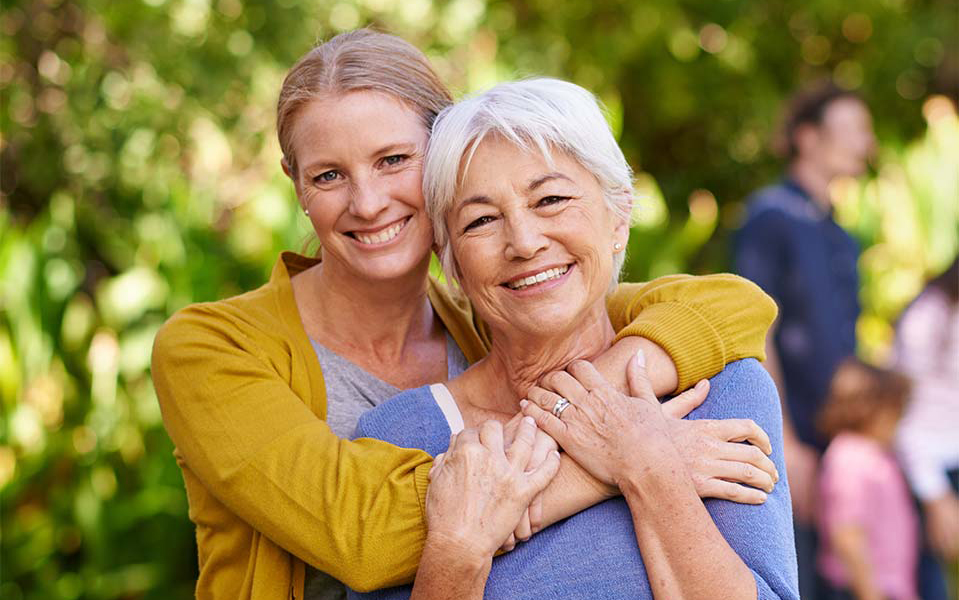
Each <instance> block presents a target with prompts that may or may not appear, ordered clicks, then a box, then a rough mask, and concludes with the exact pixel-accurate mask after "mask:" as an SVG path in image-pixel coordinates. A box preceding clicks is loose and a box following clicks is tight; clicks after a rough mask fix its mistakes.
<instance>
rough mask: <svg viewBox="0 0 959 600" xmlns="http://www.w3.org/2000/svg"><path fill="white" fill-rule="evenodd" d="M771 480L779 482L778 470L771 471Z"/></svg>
mask: <svg viewBox="0 0 959 600" xmlns="http://www.w3.org/2000/svg"><path fill="white" fill-rule="evenodd" d="M773 480H774V481H775V482H776V483H779V471H774V472H773Z"/></svg>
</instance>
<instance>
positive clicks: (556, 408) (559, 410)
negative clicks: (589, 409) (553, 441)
mask: <svg viewBox="0 0 959 600" xmlns="http://www.w3.org/2000/svg"><path fill="white" fill-rule="evenodd" d="M567 408H569V400H567V399H566V398H563V397H562V396H560V398H559V400H557V401H556V404H554V405H553V416H554V417H556V418H557V419H558V418H560V416H561V415H562V414H563V411H564V410H566V409H567Z"/></svg>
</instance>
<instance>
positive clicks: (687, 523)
mask: <svg viewBox="0 0 959 600" xmlns="http://www.w3.org/2000/svg"><path fill="white" fill-rule="evenodd" d="M424 184H425V186H424V187H425V189H426V194H427V202H428V209H429V210H430V213H431V215H432V217H433V220H434V224H435V225H434V226H435V229H436V236H437V240H438V242H439V246H440V257H441V260H442V261H443V265H444V267H445V268H446V271H447V273H448V274H449V275H450V276H452V277H454V278H455V279H456V280H457V281H459V283H460V284H461V285H462V288H463V290H464V291H465V292H466V294H467V296H468V297H469V298H470V300H471V301H472V303H473V306H474V308H475V310H476V313H477V314H478V315H479V316H480V317H481V318H482V319H483V320H484V321H485V322H486V323H488V324H489V327H490V329H491V331H492V344H491V349H490V353H489V355H488V356H486V357H485V358H484V359H482V360H480V361H478V362H477V363H476V364H474V365H473V366H472V367H471V368H470V369H468V370H467V371H466V372H465V373H463V374H462V375H461V376H459V377H457V378H456V379H453V380H452V381H450V382H448V383H447V384H445V385H443V384H436V385H432V386H428V387H422V388H419V389H415V390H410V391H407V392H405V393H403V394H401V395H399V396H398V397H396V398H393V399H392V400H390V401H389V402H386V403H384V404H383V405H381V406H379V407H377V408H376V409H374V410H372V411H371V412H369V413H367V414H366V415H364V416H363V417H362V418H361V419H360V423H359V426H358V429H357V435H358V436H375V437H378V438H381V439H384V440H388V441H391V442H393V443H396V444H398V445H402V446H411V447H418V448H423V449H424V450H426V451H427V452H430V453H431V454H434V455H436V454H439V453H442V452H444V451H445V450H446V448H447V443H448V440H449V439H450V434H451V433H452V434H454V437H455V434H456V433H457V432H458V431H459V430H460V429H462V427H463V426H464V425H465V426H466V427H474V426H477V425H479V422H480V421H481V420H482V419H484V418H486V416H487V415H490V414H492V415H496V416H497V418H498V419H499V420H501V421H505V420H507V419H508V418H509V417H510V416H512V414H513V413H514V412H515V411H516V409H517V408H519V407H520V405H521V402H520V401H519V400H518V399H519V398H529V399H530V400H532V402H528V401H523V402H522V405H523V406H524V410H525V412H527V414H528V415H530V416H534V417H536V419H537V421H538V424H539V425H540V426H541V427H543V428H544V429H545V430H546V431H547V432H548V433H550V434H551V435H553V436H554V437H555V439H556V441H557V442H559V444H560V446H561V447H562V448H563V449H564V450H565V451H566V452H567V453H569V455H570V456H572V457H573V458H574V459H575V460H576V461H577V462H579V464H580V465H582V466H583V467H584V468H585V469H586V470H587V471H589V472H590V473H591V474H592V475H593V476H594V477H596V479H597V480H599V481H601V482H604V483H606V484H608V485H611V486H615V487H616V488H617V489H618V490H619V491H620V492H621V493H622V494H623V496H624V497H623V498H618V499H613V500H610V501H608V502H605V503H603V504H600V505H597V506H595V507H592V508H590V509H588V510H585V511H583V512H581V513H579V514H576V515H574V516H572V517H570V518H569V519H567V520H566V521H564V522H562V523H561V524H557V525H554V526H552V527H550V528H548V529H546V530H544V531H543V532H541V533H539V534H538V535H537V536H535V537H533V538H532V539H531V540H530V541H529V542H527V543H526V544H523V545H521V546H519V547H518V548H517V549H516V550H514V551H513V552H511V553H509V554H507V555H503V556H500V557H498V558H496V559H492V552H491V551H490V550H489V549H491V548H493V549H495V548H496V542H497V541H500V540H501V539H502V538H503V537H504V535H505V534H506V533H508V527H503V526H499V527H496V526H491V525H490V523H493V524H494V525H496V523H497V522H496V521H495V520H490V521H489V522H483V521H477V522H473V523H470V524H468V525H464V527H465V528H469V529H470V531H469V532H464V533H463V534H462V539H463V542H462V543H461V544H460V549H459V551H457V548H456V544H449V543H447V544H446V552H445V557H444V559H443V564H442V565H439V564H434V562H432V561H429V562H427V561H426V560H425V559H424V563H423V564H422V565H421V567H420V575H419V577H423V578H427V579H430V578H432V577H433V576H432V573H433V572H434V571H435V570H436V569H443V570H444V571H445V572H446V573H447V574H448V577H447V579H448V580H449V582H448V583H447V584H446V585H444V586H442V587H435V586H431V587H426V586H418V588H417V590H416V596H417V598H418V600H419V599H422V598H454V597H455V598H471V597H477V598H478V597H482V596H483V594H484V589H485V597H487V598H510V599H515V598H536V599H540V598H544V597H546V598H551V597H557V598H559V597H562V598H625V597H629V598H650V597H655V598H657V599H660V600H663V599H674V598H703V599H706V598H708V599H714V598H723V599H724V600H728V599H737V598H743V599H755V598H757V597H759V598H797V597H798V592H797V581H796V566H795V555H794V551H793V546H792V525H791V520H790V508H789V494H788V490H787V488H786V486H785V485H782V484H780V485H779V486H778V487H776V489H775V490H773V491H772V493H771V494H770V495H769V498H768V499H767V500H766V502H765V503H764V504H762V505H759V506H744V505H736V504H732V503H729V502H727V501H720V500H717V501H708V502H707V503H706V505H704V504H703V502H702V501H701V500H700V499H699V497H698V496H697V494H696V492H695V486H694V484H693V481H692V478H691V477H690V474H689V471H688V470H687V469H686V468H685V466H684V464H683V463H684V461H683V460H682V459H681V458H680V452H679V450H678V448H677V443H676V440H675V439H674V438H673V436H672V435H671V434H670V432H669V428H668V427H667V425H666V420H665V419H664V417H663V413H662V410H661V407H660V404H659V403H658V401H657V400H656V396H655V394H654V392H653V391H652V389H651V388H650V385H649V382H648V379H647V377H646V361H645V358H644V357H643V355H642V354H641V353H640V354H639V355H638V358H637V360H635V361H633V362H632V363H631V364H630V383H631V386H630V388H631V393H630V395H629V396H633V397H629V396H628V395H626V394H623V393H621V392H619V391H618V390H616V389H615V387H614V386H612V385H611V384H610V383H609V382H608V381H607V380H606V379H605V378H604V377H603V376H602V375H600V374H599V373H598V372H597V371H596V369H595V368H594V367H593V366H592V365H590V364H589V363H588V362H584V361H583V360H581V359H589V358H591V357H594V356H596V355H597V354H599V353H601V352H603V351H604V350H605V349H606V348H608V347H609V345H610V343H612V340H613V338H614V332H613V328H612V326H611V324H610V321H609V318H608V316H607V314H606V310H605V297H606V295H607V294H608V292H609V290H610V289H611V285H613V284H614V283H615V280H616V277H617V274H618V269H619V265H620V264H621V262H622V254H623V248H624V247H625V245H626V241H627V238H628V236H629V218H628V216H629V214H630V209H631V206H632V193H631V189H632V188H631V185H630V171H629V167H628V166H627V164H626V162H625V160H624V159H623V156H622V153H621V152H620V150H619V148H618V146H617V144H616V142H615V139H614V138H613V136H612V133H611V132H610V130H609V128H608V126H607V125H606V122H605V121H604V119H603V116H602V114H601V111H600V109H599V107H598V106H597V104H596V101H595V100H594V98H593V97H592V96H591V95H590V94H589V93H588V92H586V91H585V90H583V89H582V88H579V87H578V86H575V85H573V84H570V83H566V82H561V81H558V80H550V79H537V80H529V81H523V82H516V83H509V84H502V85H500V86H497V87H495V88H493V89H492V90H490V91H489V92H486V93H485V94H483V95H481V96H479V97H476V98H473V99H471V100H467V101H464V102H462V103H460V104H458V105H456V106H454V107H452V108H450V109H448V110H446V111H444V112H443V113H442V114H441V115H440V116H439V118H438V119H437V122H436V124H435V126H434V132H433V138H432V140H431V142H430V148H429V151H428V153H427V158H426V166H425V171H424ZM564 369H565V370H564ZM543 373H550V374H549V375H547V376H546V377H545V378H544V379H543V380H542V387H540V386H538V385H537V382H539V381H540V378H541V376H542V375H543ZM696 416H697V417H713V418H715V417H730V416H738V417H750V418H753V419H756V420H757V421H758V422H759V423H760V424H761V425H762V426H763V427H764V428H766V430H767V431H769V432H770V434H771V438H772V440H773V448H774V451H773V460H774V462H776V464H777V466H778V468H779V469H782V468H783V466H782V465H783V463H782V442H781V435H780V431H781V420H780V413H779V403H778V400H777V396H776V393H775V388H774V386H773V385H772V384H771V382H770V380H769V378H768V376H767V375H766V374H765V371H764V370H763V369H762V367H761V366H759V364H758V363H757V362H756V361H754V360H747V361H742V362H739V363H736V364H733V365H730V366H728V367H727V368H726V369H725V371H724V372H723V373H721V374H720V375H718V376H717V377H716V378H715V379H714V380H713V384H712V390H711V393H710V396H709V398H707V400H706V402H705V403H704V405H703V406H702V407H701V408H700V409H698V414H697V415H696ZM493 433H495V429H494V430H492V431H491V432H487V435H492V434H493ZM747 450H748V447H745V446H744V447H743V451H744V452H745V451H747ZM444 468H445V465H444V466H441V467H439V468H438V472H440V473H441V472H442V470H443V469H444ZM503 510H504V511H506V512H507V514H508V515H509V516H510V518H514V517H515V512H516V509H515V508H513V507H510V506H504V508H503ZM430 518H431V522H432V520H434V519H435V520H437V521H440V520H442V519H444V518H446V519H460V520H462V517H461V516H460V515H458V514H450V515H445V516H444V515H430ZM505 521H506V522H507V523H508V521H509V519H505ZM483 548H485V549H486V551H485V552H482V550H481V549H483ZM427 550H428V551H429V550H430V548H429V544H428V545H427ZM424 556H432V554H431V553H430V552H427V554H425V555H424ZM457 572H459V573H460V575H458V576H449V575H452V574H454V573H457ZM485 573H488V580H486V579H487V578H484V577H483V576H482V575H483V574H485ZM409 593H410V590H409V589H406V588H399V589H394V590H389V591H385V592H381V593H377V594H375V597H386V598H395V597H405V596H407V595H408V594H409Z"/></svg>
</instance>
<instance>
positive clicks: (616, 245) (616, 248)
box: [613, 242, 623, 252]
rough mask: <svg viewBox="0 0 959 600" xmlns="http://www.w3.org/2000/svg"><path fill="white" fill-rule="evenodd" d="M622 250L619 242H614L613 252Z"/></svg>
mask: <svg viewBox="0 0 959 600" xmlns="http://www.w3.org/2000/svg"><path fill="white" fill-rule="evenodd" d="M622 249H623V245H622V244H620V243H619V242H616V243H615V244H613V250H615V251H616V252H619V251H620V250H622Z"/></svg>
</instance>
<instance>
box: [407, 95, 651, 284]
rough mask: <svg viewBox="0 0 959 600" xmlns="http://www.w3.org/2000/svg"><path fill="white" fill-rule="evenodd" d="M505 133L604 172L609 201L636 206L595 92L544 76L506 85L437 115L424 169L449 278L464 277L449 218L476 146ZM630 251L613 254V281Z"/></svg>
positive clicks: (625, 210) (622, 208)
mask: <svg viewBox="0 0 959 600" xmlns="http://www.w3.org/2000/svg"><path fill="white" fill-rule="evenodd" d="M491 134H492V135H497V136H500V137H502V138H503V139H505V140H508V141H510V142H512V143H514V144H516V145H517V147H519V148H521V149H523V150H532V149H536V150H538V151H539V152H541V153H542V155H543V157H544V158H545V159H546V161H547V162H551V161H552V157H551V151H553V150H559V151H561V152H564V153H566V154H567V155H569V156H570V158H572V159H573V160H575V161H576V162H578V163H579V164H580V165H581V166H582V167H583V168H584V169H586V170H587V171H589V172H590V173H592V174H593V176H595V177H596V180H597V181H598V182H599V185H600V188H601V189H602V190H603V198H604V200H605V201H606V205H607V206H608V207H609V209H610V210H612V211H613V212H614V214H616V215H617V216H620V217H622V218H625V219H628V218H629V215H630V212H631V209H632V195H633V178H632V175H633V174H632V170H631V169H630V167H629V164H628V163H627V162H626V158H625V157H624V156H623V151H622V150H620V148H619V144H617V143H616V138H615V137H613V132H612V131H611V130H610V128H609V124H608V123H607V122H606V118H605V116H604V114H603V108H602V105H601V104H600V102H599V100H597V99H596V97H595V96H593V94H591V93H590V92H588V91H586V90H585V89H583V88H581V87H580V86H578V85H576V84H574V83H569V82H568V81H561V80H559V79H552V78H547V77H540V78H534V79H525V80H522V81H513V82H509V83H501V84H499V85H497V86H496V87H494V88H492V89H490V90H488V91H486V92H483V93H482V94H479V95H477V96H473V97H471V98H468V99H466V100H463V101H461V102H459V103H457V104H454V105H453V106H450V107H447V108H446V109H444V110H443V111H442V112H441V113H440V114H439V116H438V117H437V118H436V122H435V123H434V125H433V133H432V136H431V138H430V143H429V147H428V150H427V152H426V160H425V164H424V167H423V193H424V196H425V197H426V209H427V212H428V213H429V216H430V218H431V219H432V221H433V231H434V232H435V236H436V244H437V248H438V253H439V257H440V263H441V264H442V266H443V270H444V271H445V272H446V275H447V277H450V278H452V279H459V273H457V272H456V269H455V267H454V261H453V256H452V250H451V248H450V238H449V230H448V229H447V227H446V216H447V215H448V213H449V211H450V209H452V207H453V200H454V198H455V195H456V190H457V187H458V186H459V184H460V181H459V175H460V172H461V167H462V172H463V173H464V174H465V172H466V170H467V169H468V168H469V161H470V159H471V158H472V156H473V153H474V152H475V151H476V148H477V147H478V146H479V144H480V143H481V142H482V141H483V139H484V138H485V137H486V136H487V135H491ZM625 258H626V253H625V251H620V252H615V253H613V284H615V283H616V281H618V279H619V272H620V270H621V269H622V266H623V261H624V260H625Z"/></svg>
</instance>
